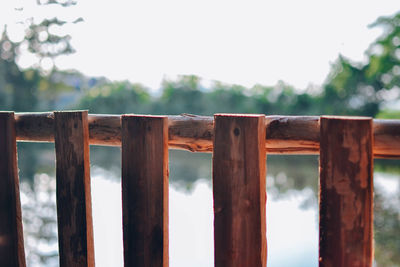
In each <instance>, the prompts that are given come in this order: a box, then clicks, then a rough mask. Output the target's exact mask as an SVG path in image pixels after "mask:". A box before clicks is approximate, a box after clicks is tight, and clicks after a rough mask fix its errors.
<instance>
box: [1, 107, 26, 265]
mask: <svg viewBox="0 0 400 267" xmlns="http://www.w3.org/2000/svg"><path fill="white" fill-rule="evenodd" d="M0 266H20V267H23V266H25V253H24V239H23V231H22V216H21V202H20V197H19V180H18V167H17V146H16V135H15V122H14V113H12V112H0Z"/></svg>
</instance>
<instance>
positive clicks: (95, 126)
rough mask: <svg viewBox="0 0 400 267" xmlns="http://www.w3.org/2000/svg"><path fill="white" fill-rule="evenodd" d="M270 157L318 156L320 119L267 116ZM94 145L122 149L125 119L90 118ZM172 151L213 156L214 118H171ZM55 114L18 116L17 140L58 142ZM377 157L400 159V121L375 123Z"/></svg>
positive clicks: (169, 123) (99, 116)
mask: <svg viewBox="0 0 400 267" xmlns="http://www.w3.org/2000/svg"><path fill="white" fill-rule="evenodd" d="M265 119H266V123H265V126H266V128H267V130H266V132H267V135H266V142H265V147H266V151H267V153H268V154H318V153H319V117H318V116H266V117H265ZM88 120H89V142H90V144H91V145H104V146H121V116H119V115H99V114H91V115H89V119H88ZM168 125H169V142H168V145H169V148H172V149H182V150H188V151H192V152H212V150H213V144H212V139H213V137H214V130H213V125H214V120H213V118H212V117H207V116H197V115H190V114H183V115H181V116H168ZM53 127H54V116H53V113H19V114H16V129H17V140H18V141H28V142H54V131H53ZM373 128H374V135H375V143H374V148H373V151H374V157H377V158H400V120H374V124H373Z"/></svg>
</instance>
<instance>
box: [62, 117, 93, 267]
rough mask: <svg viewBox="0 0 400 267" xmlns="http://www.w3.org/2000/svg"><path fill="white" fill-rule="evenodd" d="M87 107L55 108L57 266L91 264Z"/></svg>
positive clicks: (91, 227) (91, 232) (91, 241)
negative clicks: (78, 108) (67, 110)
mask: <svg viewBox="0 0 400 267" xmlns="http://www.w3.org/2000/svg"><path fill="white" fill-rule="evenodd" d="M87 117H88V113H87V111H77V112H54V132H55V148H56V165H57V168H56V177H57V190H56V194H57V218H58V244H59V254H60V266H61V267H63V266H77V267H78V266H94V245H93V225H92V204H91V192H90V162H89V129H88V121H87Z"/></svg>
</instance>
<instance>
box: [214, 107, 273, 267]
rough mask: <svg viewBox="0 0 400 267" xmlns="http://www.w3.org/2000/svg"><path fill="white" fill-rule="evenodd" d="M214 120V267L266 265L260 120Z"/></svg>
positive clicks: (248, 117)
mask: <svg viewBox="0 0 400 267" xmlns="http://www.w3.org/2000/svg"><path fill="white" fill-rule="evenodd" d="M214 117H215V125H214V129H215V137H214V152H213V194H214V246H215V248H214V256H215V266H221V267H222V266H223V267H227V266H252V267H257V266H266V258H267V241H266V233H265V231H266V222H265V221H266V217H265V204H266V185H265V175H266V168H265V163H266V162H265V161H266V154H265V152H266V151H265V123H264V120H265V116H264V115H227V114H225V115H224V114H220V115H219V114H216V115H215V116H214Z"/></svg>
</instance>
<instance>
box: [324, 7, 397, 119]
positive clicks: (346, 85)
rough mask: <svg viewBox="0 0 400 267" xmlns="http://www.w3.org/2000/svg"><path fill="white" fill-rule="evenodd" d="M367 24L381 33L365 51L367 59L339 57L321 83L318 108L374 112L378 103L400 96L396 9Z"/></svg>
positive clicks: (330, 112)
mask: <svg viewBox="0 0 400 267" xmlns="http://www.w3.org/2000/svg"><path fill="white" fill-rule="evenodd" d="M371 27H381V28H383V34H382V35H381V36H380V37H379V38H378V39H377V40H376V41H375V42H373V43H372V44H371V45H370V47H369V49H368V50H367V51H366V56H367V57H368V62H367V63H365V64H363V63H355V62H352V61H350V60H349V59H346V58H344V57H339V59H338V60H337V62H336V63H335V64H334V66H333V67H332V72H331V74H330V75H329V77H328V79H327V82H326V84H325V86H324V91H323V96H322V102H321V103H322V106H321V111H322V112H323V113H328V114H349V115H367V116H376V115H377V114H378V112H379V111H380V109H382V108H383V107H382V104H383V103H385V102H387V101H393V100H395V99H398V98H399V96H400V88H399V86H400V13H397V14H395V15H393V16H389V17H380V18H378V19H377V21H376V22H375V23H373V24H371Z"/></svg>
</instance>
